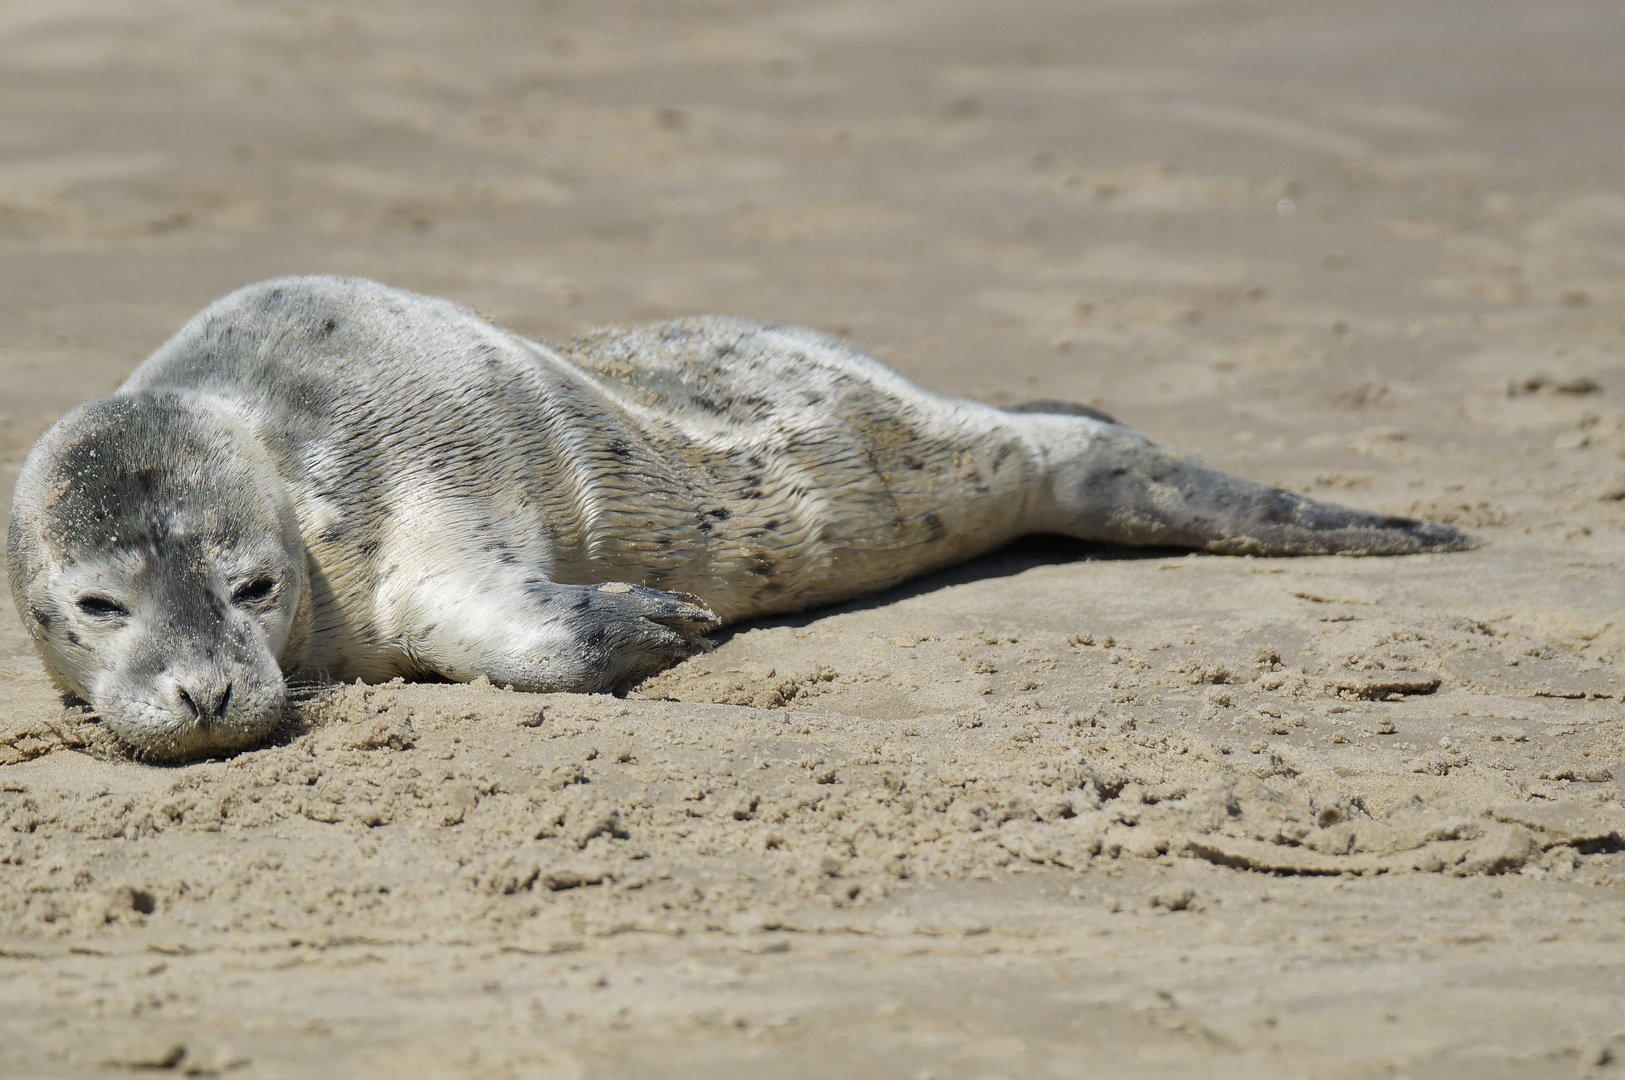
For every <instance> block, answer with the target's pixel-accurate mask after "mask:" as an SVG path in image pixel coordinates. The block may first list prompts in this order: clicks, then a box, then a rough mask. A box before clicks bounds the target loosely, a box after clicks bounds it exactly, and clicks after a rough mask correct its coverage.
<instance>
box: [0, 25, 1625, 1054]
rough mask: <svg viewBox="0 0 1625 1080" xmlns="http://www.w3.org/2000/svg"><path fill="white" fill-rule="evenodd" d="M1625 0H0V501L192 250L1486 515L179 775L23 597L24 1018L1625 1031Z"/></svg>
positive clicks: (147, 1046) (61, 1042)
mask: <svg viewBox="0 0 1625 1080" xmlns="http://www.w3.org/2000/svg"><path fill="white" fill-rule="evenodd" d="M1621 57H1625V11H1622V10H1621V9H1620V8H1619V7H1618V6H1617V4H1609V3H1606V2H1602V0H1594V2H1587V0H1573V2H1563V3H1555V4H1547V5H1536V4H1519V3H1512V2H1492V3H1484V2H1480V3H1470V2H1467V0H1425V2H1418V3H1397V2H1388V0H1380V2H1376V3H1368V4H1359V5H1347V4H1336V3H1331V2H1329V0H1305V2H1301V3H1286V2H1284V0H1248V2H1235V0H1116V2H1107V0H1102V2H1093V0H1090V2H1082V0H1079V2H1073V3H1061V2H1055V0H1011V2H1006V3H999V4H992V3H980V4H978V3H970V2H962V0H934V2H931V3H922V2H910V0H896V2H875V0H870V2H862V3H859V2H854V3H844V4H843V3H801V4H791V3H777V2H751V0H740V2H697V0H696V2H689V0H680V2H662V3H656V2H649V0H645V2H619V0H617V2H610V3H587V2H578V0H536V2H518V0H513V2H493V0H470V2H468V3H463V4H456V5H452V4H432V3H425V2H421V0H392V2H385V3H380V4H373V5H360V4H350V5H346V4H332V5H320V4H280V5H260V4H247V3H201V2H197V0H128V2H121V3H113V2H110V0H60V2H56V3H49V4H47V3H42V2H32V3H25V2H0V117H3V118H4V123H3V124H0V500H4V501H5V503H6V504H7V505H9V498H10V491H11V485H12V483H13V480H14V479H15V477H16V475H17V470H18V468H19V467H20V465H21V463H22V460H23V458H24V456H25V454H26V453H27V450H28V448H29V446H30V445H32V443H33V442H34V440H35V439H36V438H38V436H39V435H40V433H41V432H43V431H44V430H45V428H46V427H47V426H49V424H50V423H51V422H52V421H53V420H54V419H55V418H56V417H58V416H60V415H61V414H62V413H63V412H64V411H65V410H67V409H68V408H70V407H71V406H73V405H74V404H76V403H77V402H79V401H82V400H85V399H86V398H90V397H94V396H98V395H102V394H105V393H108V392H110V391H112V390H113V389H114V388H115V387H116V386H117V385H118V384H119V383H120V382H121V381H122V380H123V378H124V377H125V376H126V375H127V374H128V373H129V372H130V371H131V370H132V369H133V368H134V367H135V366H136V365H137V364H138V363H139V362H140V361H141V359H142V358H143V357H144V356H146V354H147V353H148V352H150V351H151V350H152V349H153V348H155V347H156V346H157V345H159V344H160V343H161V342H162V341H163V340H164V339H165V338H166V337H167V336H168V335H169V334H170V333H172V332H173V331H174V330H175V329H176V328H178V327H179V326H180V325H181V323H182V322H184V321H185V320H186V319H187V318H188V317H189V316H190V315H191V314H192V313H194V312H195V311H196V310H197V309H199V308H200V307H201V306H203V305H204V304H205V303H207V302H208V301H210V300H211V299H214V298H215V297H217V296H219V295H222V294H224V293H226V292H228V291H229V290H231V289H233V288H236V287H237V286H240V285H244V284H247V283H249V282H252V281H256V280H259V279H262V278H267V277H272V276H275V275H279V274H288V273H307V272H325V273H345V274H356V275H362V276H366V277H371V278H376V279H378V280H381V281H385V282H388V283H390V284H392V285H397V286H401V287H405V288H409V289H414V290H417V291H419V292H424V293H428V294H431V295H437V296H445V297H449V298H451V299H454V300H457V301H459V302H462V303H465V304H468V305H470V306H471V307H473V308H474V309H476V310H478V311H480V312H482V313H484V314H486V315H488V316H489V317H490V318H492V319H494V320H495V321H497V322H500V323H502V324H504V325H506V326H509V327H511V328H513V329H515V330H517V331H519V332H522V333H525V334H527V335H531V336H533V337H537V338H542V339H555V340H556V339H562V338H566V337H568V336H571V335H573V334H576V333H578V332H580V331H581V330H584V329H586V328H588V327H591V326H594V325H601V324H606V323H631V322H637V321H642V320H650V319H657V318H665V317H670V316H676V315H683V314H696V313H722V314H738V315H746V316H752V317H756V318H762V319H770V320H776V321H782V322H788V323H796V324H803V325H808V326H812V327H816V328H819V329H821V330H824V331H827V332H830V333H834V334H838V335H840V336H842V337H844V338H846V339H847V340H849V341H850V342H852V343H853V344H855V345H857V346H858V347H860V348H863V349H866V350H868V351H870V352H872V353H874V354H875V355H876V356H879V357H880V358H882V359H883V360H885V361H887V362H888V363H890V364H892V365H894V366H895V367H897V368H898V369H899V370H901V371H903V372H904V373H905V374H907V375H908V376H910V377H911V378H913V379H915V380H916V381H918V382H920V383H921V384H923V385H925V386H928V387H931V388H932V389H936V390H941V391H945V392H949V393H954V394H961V395H965V396H968V397H974V398H978V399H981V400H985V401H990V402H994V403H999V404H1008V403H1014V402H1018V401H1022V400H1028V399H1060V400H1068V401H1077V402H1084V403H1089V404H1092V405H1094V406H1096V407H1098V408H1102V409H1105V410H1106V411H1108V412H1109V413H1111V414H1112V415H1114V416H1116V417H1117V418H1119V419H1120V420H1121V421H1123V422H1124V423H1127V424H1129V425H1131V426H1133V427H1135V428H1136V429H1138V430H1140V431H1143V432H1145V433H1146V434H1147V435H1149V436H1151V437H1152V438H1155V439H1157V440H1159V441H1162V442H1167V443H1171V444H1174V445H1177V446H1181V447H1184V448H1186V449H1188V450H1190V451H1192V452H1194V453H1196V454H1199V455H1201V456H1202V457H1203V458H1204V459H1205V460H1207V461H1208V462H1210V463H1212V464H1214V465H1217V466H1219V467H1222V468H1224V469H1227V470H1229V471H1232V472H1236V473H1240V474H1243V475H1245V476H1249V477H1252V478H1254V479H1258V480H1262V481H1266V482H1269V483H1273V484H1279V485H1282V486H1285V487H1288V488H1291V489H1294V490H1298V491H1302V492H1306V493H1308V494H1311V495H1313V496H1315V497H1317V498H1322V499H1327V500H1332V501H1337V502H1341V503H1346V504H1349V505H1353V506H1359V507H1362V508H1367V509H1371V510H1378V511H1382V512H1387V513H1397V514H1406V515H1412V516H1422V517H1429V518H1433V519H1435V520H1440V521H1446V522H1451V523H1455V524H1457V525H1460V526H1462V527H1464V528H1467V529H1469V530H1471V531H1472V532H1473V533H1474V535H1475V536H1476V537H1477V538H1478V539H1479V540H1481V541H1482V543H1481V546H1479V547H1478V548H1477V549H1475V550H1472V551H1468V552H1463V553H1455V554H1440V555H1423V556H1415V557H1409V558H1401V559H1356V558H1305V559H1261V558H1225V557H1218V556H1209V555H1193V554H1186V553H1184V552H1180V551H1172V550H1134V549H1129V548H1117V547H1110V546H1105V545H1090V544H1084V543H1079V542H1073V541H1066V540H1061V539H1055V538H1046V537H1039V538H1033V539H1031V540H1027V541H1023V542H1021V543H1019V544H1017V545H1015V546H1013V547H1011V548H1008V549H1005V550H1003V551H1000V552H997V553H995V554H993V555H990V556H987V557H984V558H981V559H978V560H976V561H973V562H971V563H967V564H964V565H962V566H958V567H954V568H952V569H949V570H946V571H942V572H940V573H937V574H933V575H930V576H928V577H925V578H921V579H918V580H915V581H912V582H909V583H907V584H905V585H903V586H900V587H898V588H896V589H893V590H891V591H890V592H887V593H883V594H880V595H877V596H873V597H867V598H864V599H861V600H857V601H853V602H850V603H847V604H844V605H841V606H838V607H834V608H824V609H818V610H813V611H808V612H805V613H803V614H799V615H795V616H791V617H786V618H778V619H772V620H765V621H761V622H756V623H747V624H743V625H739V626H735V627H731V628H729V629H727V630H726V631H724V632H723V633H721V634H719V635H717V641H718V643H719V647H718V648H717V650H716V651H715V652H713V653H710V654H708V655H705V656H701V657H698V658H695V659H692V660H689V661H686V662H684V663H682V664H680V665H678V666H677V667H675V668H672V669H671V670H669V671H667V672H664V673H662V674H660V675H657V676H655V677H654V678H652V679H650V680H648V681H646V682H644V683H643V684H641V685H640V686H638V687H636V688H635V689H634V690H632V691H631V692H629V693H628V694H626V695H625V696H624V697H614V696H607V695H580V696H573V695H531V694H523V693H514V692H511V691H504V690H503V689H502V688H501V687H496V686H491V685H488V684H473V685H466V686H457V685H446V684H440V685H430V684H423V685H418V684H403V683H396V684H391V685H384V686H377V687H363V686H347V687H337V688H330V689H328V690H325V691H322V692H318V693H315V694H312V695H308V696H306V697H304V698H302V699H301V700H300V701H299V702H298V703H297V704H296V705H294V706H293V707H292V708H291V709H290V715H289V720H288V727H287V731H286V732H285V733H284V735H283V736H282V737H280V738H279V739H277V740H275V741H274V742H273V744H271V745H268V746H265V747H263V748H259V749H255V750H251V751H248V752H245V753H242V754H239V755H237V756H235V757H232V758H230V759H227V760H212V761H203V762H196V763H191V764H187V765H180V766H168V767H160V766H155V765H150V764H143V763H140V762H137V761H134V760H131V759H130V757H129V756H128V755H127V754H125V753H124V752H123V751H121V750H120V749H119V748H118V747H117V746H116V745H115V744H114V743H113V741H112V740H111V739H110V737H109V736H108V735H107V733H106V732H105V731H104V730H103V729H102V726H101V724H100V723H99V722H98V721H97V720H96V719H95V718H94V717H93V716H88V715H86V713H85V711H84V710H82V709H75V708H67V707H65V705H64V701H63V698H62V696H61V694H60V693H59V692H58V691H57V690H56V689H55V688H54V687H53V686H52V685H51V683H50V681H49V680H48V679H47V677H46V675H45V673H44V670H43V668H42V667H41V665H40V663H39V660H38V659H37V657H36V656H35V654H34V651H33V646H32V644H31V643H30V641H29V640H28V638H27V635H26V633H25V631H24V630H23V628H22V625H21V623H20V621H19V619H18V617H17V614H16V612H15V610H14V608H13V606H12V601H11V598H10V594H9V590H3V591H0V1072H3V1073H5V1074H6V1075H7V1076H17V1077H105V1076H116V1075H121V1074H129V1073H130V1072H131V1071H133V1070H167V1071H170V1072H174V1073H179V1074H185V1075H196V1076H212V1075H223V1076H232V1077H241V1078H244V1080H258V1078H262V1077H263V1078H272V1077H285V1078H290V1080H291V1078H302V1077H328V1076H331V1077H380V1078H382V1077H387V1078H391V1080H416V1078H420V1077H421V1078H430V1077H448V1078H449V1077H459V1078H461V1077H478V1078H492V1080H507V1078H532V1077H536V1078H540V1077H547V1078H553V1077H615V1078H620V1077H628V1078H631V1077H672V1076H691V1075H702V1074H703V1075H706V1076H708V1077H715V1078H730V1077H745V1076H762V1075H767V1076H774V1077H843V1078H845V1077H907V1078H914V1080H950V1078H967V1080H970V1078H994V1077H1006V1078H1015V1077H1033V1078H1038V1077H1062V1076H1113V1077H1116V1076H1121V1077H1141V1076H1144V1077H1153V1076H1157V1077H1161V1076H1167V1075H1170V1074H1174V1073H1177V1074H1178V1075H1181V1076H1190V1077H1237V1078H1242V1077H1245V1078H1248V1080H1253V1078H1271V1077H1317V1078H1358V1077H1398V1076H1403V1077H1409V1078H1412V1080H1419V1078H1424V1077H1425V1078H1445V1077H1461V1078H1469V1077H1470V1078H1473V1080H1481V1078H1489V1077H1509V1078H1510V1077H1519V1078H1527V1077H1563V1078H1569V1077H1575V1076H1584V1077H1592V1076H1596V1077H1606V1076H1610V1075H1615V1074H1619V1073H1622V1072H1625V1065H1622V1064H1621V1062H1622V1061H1625V922H1622V916H1625V804H1622V802H1621V785H1622V784H1625V747H1622V741H1621V740H1622V736H1625V678H1622V677H1621V662H1622V661H1625V617H1622V612H1625V606H1622V604H1625V587H1622V584H1621V577H1620V571H1621V567H1622V563H1625V527H1622V526H1625V120H1622V119H1621V118H1622V117H1625V63H1622V62H1621Z"/></svg>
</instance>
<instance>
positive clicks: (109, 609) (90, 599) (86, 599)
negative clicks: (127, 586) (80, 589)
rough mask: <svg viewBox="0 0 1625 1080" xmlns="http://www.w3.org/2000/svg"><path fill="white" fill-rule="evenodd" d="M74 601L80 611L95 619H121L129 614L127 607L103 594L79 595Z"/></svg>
mask: <svg viewBox="0 0 1625 1080" xmlns="http://www.w3.org/2000/svg"><path fill="white" fill-rule="evenodd" d="M75 602H76V603H77V604H78V605H79V610H80V611H82V612H84V613H85V614H86V615H89V616H91V617H92V618H96V619H122V618H126V617H127V616H128V615H129V614H130V609H129V608H127V607H125V606H124V605H123V604H121V603H119V602H118V601H117V600H112V599H109V598H108V597H105V596H81V597H80V598H79V599H78V600H77V601H75Z"/></svg>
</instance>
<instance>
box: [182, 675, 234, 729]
mask: <svg viewBox="0 0 1625 1080" xmlns="http://www.w3.org/2000/svg"><path fill="white" fill-rule="evenodd" d="M175 696H176V697H177V698H179V699H180V703H181V709H182V710H183V711H185V712H186V714H187V715H188V716H190V717H191V718H192V719H194V720H198V721H201V722H203V723H205V724H207V723H209V722H211V721H215V720H223V719H225V716H226V707H227V706H228V705H230V704H231V684H230V683H229V682H211V681H208V680H194V681H193V682H191V683H190V684H187V683H184V682H177V683H176V684H175Z"/></svg>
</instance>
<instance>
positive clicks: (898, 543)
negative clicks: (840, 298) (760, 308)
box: [553, 319, 1037, 619]
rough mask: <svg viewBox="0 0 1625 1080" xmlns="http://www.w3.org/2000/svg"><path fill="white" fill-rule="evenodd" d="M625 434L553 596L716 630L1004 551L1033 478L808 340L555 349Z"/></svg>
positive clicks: (698, 340) (995, 427) (1002, 435)
mask: <svg viewBox="0 0 1625 1080" xmlns="http://www.w3.org/2000/svg"><path fill="white" fill-rule="evenodd" d="M561 355H562V356H563V358H564V359H566V360H567V361H568V362H569V363H571V364H573V365H575V366H576V367H577V368H578V369H579V370H581V371H582V372H584V373H586V374H587V375H588V376H589V377H590V378H592V379H593V381H594V382H595V383H596V384H597V386H598V387H599V388H600V389H601V391H602V392H603V394H604V395H605V396H606V397H607V398H609V399H610V400H611V401H614V402H615V403H616V404H617V405H618V406H619V408H620V410H621V411H622V413H623V414H624V415H625V416H626V417H627V419H628V424H629V427H631V428H632V429H634V430H635V431H636V433H637V435H638V438H637V439H636V440H632V443H633V447H632V448H631V450H630V452H628V453H626V454H624V455H623V460H622V462H621V467H618V468H615V469H606V470H601V474H600V475H598V476H596V477H594V479H593V485H592V486H593V489H594V490H595V492H596V493H597V494H598V498H596V499H594V500H591V501H592V502H593V503H594V505H595V506H596V507H597V509H596V510H595V512H594V515H593V520H592V521H591V523H590V525H589V527H588V530H587V531H588V533H589V534H590V535H591V540H590V541H589V542H588V543H587V544H586V546H585V548H584V550H582V551H581V553H580V557H578V558H576V559H561V560H559V561H558V562H556V563H555V565H554V567H553V572H554V575H555V577H556V579H557V580H559V581H564V582H587V581H600V580H605V579H618V580H628V581H635V582H637V583H639V584H645V585H649V586H652V587H655V588H661V589H672V590H679V591H684V592H692V593H695V594H697V595H699V596H701V597H703V598H704V599H705V600H706V601H707V602H708V603H709V604H710V605H711V606H712V608H713V609H714V610H715V611H716V612H717V614H719V615H721V616H722V617H723V618H725V619H737V618H742V617H747V616H750V615H759V614H766V613H769V612H774V611H785V610H792V609H796V608H802V607H807V606H810V605H813V604H819V603H825V602H829V601H832V600H836V599H840V598H843V597H847V596H852V595H856V594H859V593H863V592H870V591H873V590H875V589H878V588H885V587H886V586H888V585H891V584H894V583H896V582H898V581H901V580H903V579H904V578H906V577H909V576H911V575H914V574H917V573H920V572H921V571H922V570H926V569H930V568H932V567H935V566H940V565H945V564H947V563H951V562H954V561H956V560H959V559H963V558H966V557H968V556H970V555H973V554H976V553H978V552H981V551H985V550H988V549H989V548H991V547H994V546H996V545H998V544H1000V543H1003V542H1005V541H1007V540H1009V539H1010V538H1012V537H1013V536H1014V535H1016V534H1017V532H1019V529H1020V526H1021V524H1022V523H1023V521H1024V520H1025V516H1026V515H1025V509H1026V505H1025V504H1026V500H1027V499H1028V498H1029V497H1030V494H1031V490H1032V487H1033V485H1032V481H1033V479H1034V477H1035V475H1036V472H1037V465H1036V462H1035V461H1034V455H1033V453H1032V451H1031V449H1030V448H1029V447H1028V446H1027V445H1026V444H1025V442H1024V441H1023V440H1022V439H1021V438H1020V436H1019V435H1018V434H1017V432H1016V430H1015V428H1014V426H1013V425H1008V424H1005V423H1003V422H1002V421H1001V420H1000V419H999V417H1000V415H1001V414H999V413H998V412H997V410H993V409H991V408H988V407H986V406H980V405H976V404H974V403H971V402H965V401H960V400H958V399H953V398H946V397H942V396H940V395H936V394H931V393H928V392H926V391H924V390H922V389H920V388H918V387H916V386H914V385H913V384H912V383H910V382H908V381H907V380H906V379H903V378H902V377H901V376H899V375H897V374H896V373H895V372H892V371H891V370H890V369H888V368H885V367H884V366H883V365H881V364H880V363H879V362H878V361H876V360H874V359H873V358H871V357H868V356H867V355H865V354H863V353H859V352H857V351H855V350H852V349H849V348H847V347H846V346H844V345H842V344H841V343H839V342H838V341H835V340H834V339H831V338H827V337H824V336H822V335H819V334H816V333H814V332H812V331H806V330H799V329H790V328H779V327H770V326H763V325H761V324H758V323H752V322H748V321H744V320H732V319H689V320H681V321H678V322H673V323H665V324H660V325H657V326H652V327H647V328H636V329H631V330H608V331H600V332H597V333H595V334H593V335H591V336H589V337H586V338H583V339H579V340H577V341H574V342H571V343H570V344H569V345H567V346H565V347H564V348H563V349H562V350H561Z"/></svg>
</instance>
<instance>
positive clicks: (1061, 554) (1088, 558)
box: [710, 534, 1190, 645]
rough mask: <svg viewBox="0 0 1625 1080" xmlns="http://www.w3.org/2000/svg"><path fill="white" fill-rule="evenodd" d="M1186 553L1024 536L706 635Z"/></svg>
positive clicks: (724, 637)
mask: <svg viewBox="0 0 1625 1080" xmlns="http://www.w3.org/2000/svg"><path fill="white" fill-rule="evenodd" d="M1188 554H1190V552H1189V550H1188V549H1186V548H1171V547H1129V546H1128V545H1126V544H1102V543H1096V542H1094V541H1090V540H1074V539H1072V538H1071V537H1068V536H1055V535H1050V534H1042V535H1037V536H1027V537H1023V538H1022V539H1020V540H1017V541H1015V542H1014V543H1010V544H1006V545H1005V546H1004V547H1002V548H998V549H997V550H995V551H990V552H988V553H987V554H986V555H979V556H977V557H976V558H974V559H968V560H966V561H965V562H962V563H955V564H954V565H952V566H947V567H944V568H943V569H941V570H934V571H932V572H931V573H929V574H922V575H920V576H919V577H917V578H910V579H909V580H907V581H905V582H902V583H901V584H899V585H894V586H892V587H891V588H889V589H886V590H885V591H884V592H877V593H869V594H867V595H865V596H857V597H853V598H852V599H851V600H843V601H841V602H840V603H838V604H827V605H825V606H823V607H816V608H809V609H808V610H806V611H798V612H795V613H793V614H790V615H772V616H768V617H766V618H761V619H750V620H748V621H744V622H737V623H734V624H733V625H731V626H728V627H725V628H723V629H722V630H719V631H716V632H715V633H713V634H711V635H710V637H711V640H712V641H714V642H716V643H717V644H718V645H724V644H726V643H727V642H728V641H730V640H732V639H733V637H734V636H735V635H736V634H742V633H744V632H746V631H747V630H756V629H768V628H771V627H777V626H793V627H802V626H807V625H809V624H811V623H814V622H817V621H818V620H820V619H826V618H828V617H829V616H831V615H844V614H846V613H847V612H853V611H870V610H872V609H874V608H883V607H889V606H891V605H892V604H896V603H898V602H900V601H903V600H908V599H912V598H913V597H916V596H923V595H924V594H926V593H932V592H936V591H937V590H939V589H946V588H948V587H949V586H951V585H968V584H970V583H971V582H973V581H985V580H988V579H990V578H1004V577H1014V576H1016V575H1017V574H1021V573H1025V572H1026V571H1028V570H1031V569H1033V568H1034V567H1038V566H1062V565H1065V564H1067V563H1077V562H1134V561H1140V560H1144V559H1166V558H1168V557H1169V556H1170V555H1188Z"/></svg>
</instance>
